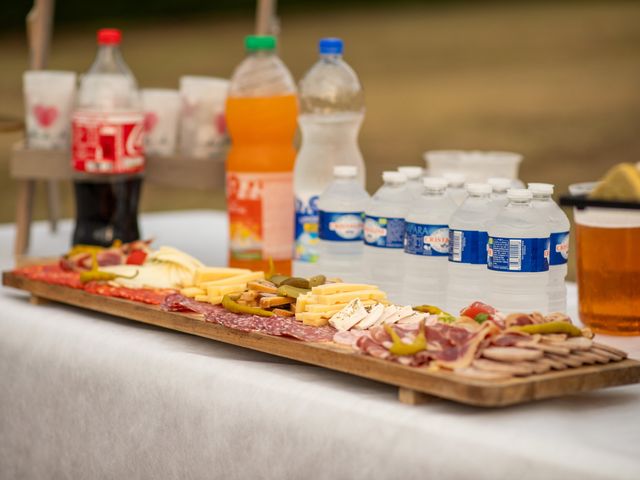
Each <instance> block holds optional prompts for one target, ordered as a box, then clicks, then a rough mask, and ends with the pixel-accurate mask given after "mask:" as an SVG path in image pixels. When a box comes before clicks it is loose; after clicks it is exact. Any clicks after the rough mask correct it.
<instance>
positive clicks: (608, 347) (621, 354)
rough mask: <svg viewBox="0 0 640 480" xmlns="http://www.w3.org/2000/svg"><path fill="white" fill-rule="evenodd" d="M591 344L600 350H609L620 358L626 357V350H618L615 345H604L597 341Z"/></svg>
mask: <svg viewBox="0 0 640 480" xmlns="http://www.w3.org/2000/svg"><path fill="white" fill-rule="evenodd" d="M593 346H594V347H596V348H599V349H600V350H606V351H607V352H611V353H613V354H614V355H617V356H618V357H620V358H621V359H622V358H627V352H623V351H622V350H618V349H617V348H615V347H612V346H611V345H605V344H603V343H597V342H593Z"/></svg>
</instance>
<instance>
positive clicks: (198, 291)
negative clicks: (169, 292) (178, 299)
mask: <svg viewBox="0 0 640 480" xmlns="http://www.w3.org/2000/svg"><path fill="white" fill-rule="evenodd" d="M180 293H181V294H182V295H184V296H185V297H191V298H195V297H196V295H206V294H207V292H206V290H204V289H202V288H198V287H186V288H183V289H181V290H180Z"/></svg>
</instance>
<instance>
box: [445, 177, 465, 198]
mask: <svg viewBox="0 0 640 480" xmlns="http://www.w3.org/2000/svg"><path fill="white" fill-rule="evenodd" d="M443 177H444V178H445V180H446V181H447V184H448V185H447V194H448V195H449V196H450V197H451V199H452V200H453V201H454V202H456V205H462V202H463V201H464V199H465V198H466V196H467V191H466V190H465V189H464V182H465V181H466V179H467V178H466V177H465V175H464V173H458V172H447V173H445V174H444V175H443Z"/></svg>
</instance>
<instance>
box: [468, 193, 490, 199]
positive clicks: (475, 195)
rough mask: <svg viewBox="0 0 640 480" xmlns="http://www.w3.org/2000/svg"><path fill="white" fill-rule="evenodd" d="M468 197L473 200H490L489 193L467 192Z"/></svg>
mask: <svg viewBox="0 0 640 480" xmlns="http://www.w3.org/2000/svg"><path fill="white" fill-rule="evenodd" d="M467 197H468V198H469V199H471V200H488V199H489V194H488V193H469V192H467Z"/></svg>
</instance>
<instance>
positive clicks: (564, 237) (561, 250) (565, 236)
mask: <svg viewBox="0 0 640 480" xmlns="http://www.w3.org/2000/svg"><path fill="white" fill-rule="evenodd" d="M549 243H550V246H549V251H550V254H549V265H563V264H565V263H567V260H568V259H569V232H557V233H552V234H551V237H550V238H549Z"/></svg>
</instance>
